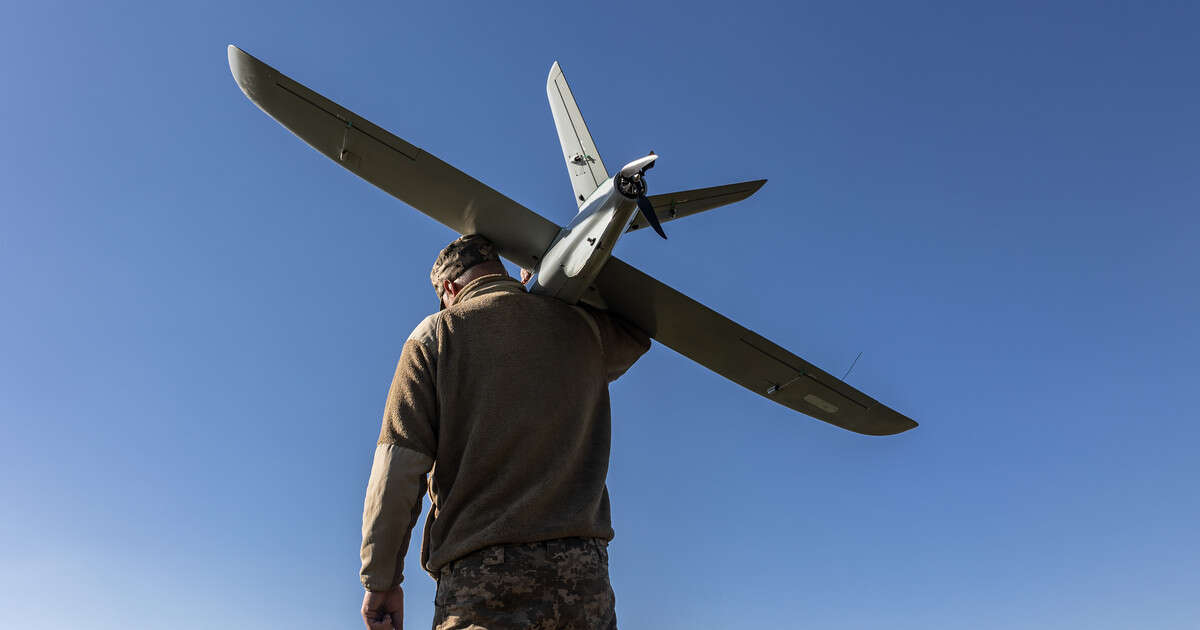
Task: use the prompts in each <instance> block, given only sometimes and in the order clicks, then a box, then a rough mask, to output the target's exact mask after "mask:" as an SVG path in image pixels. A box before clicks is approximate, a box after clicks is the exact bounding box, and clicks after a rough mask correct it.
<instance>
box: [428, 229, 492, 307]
mask: <svg viewBox="0 0 1200 630" xmlns="http://www.w3.org/2000/svg"><path fill="white" fill-rule="evenodd" d="M498 273H502V274H505V275H507V274H508V272H507V271H506V270H505V269H504V263H502V262H500V254H499V253H498V252H497V250H496V246H495V245H494V244H493V243H492V242H491V241H489V240H487V239H486V238H484V237H482V236H480V235H478V234H467V235H466V236H460V237H458V238H456V239H454V240H453V241H451V243H450V244H449V245H447V246H446V247H445V249H443V250H442V251H441V253H439V254H438V257H437V260H435V261H434V262H433V269H432V270H431V271H430V272H429V280H430V281H431V282H433V290H434V291H435V292H437V296H438V300H440V301H441V307H442V308H446V307H449V306H453V305H454V300H455V299H456V298H457V297H458V292H459V291H461V290H462V288H463V287H464V286H466V285H467V284H468V283H469V282H471V281H472V280H474V279H476V278H479V277H482V276H487V275H491V274H498Z"/></svg>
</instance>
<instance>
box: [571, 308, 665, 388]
mask: <svg viewBox="0 0 1200 630" xmlns="http://www.w3.org/2000/svg"><path fill="white" fill-rule="evenodd" d="M583 308H584V310H586V311H587V313H588V314H589V315H591V316H592V318H593V321H595V322H596V327H597V328H598V329H599V334H600V346H601V349H602V350H603V352H604V367H605V370H606V371H607V372H608V382H610V383H611V382H613V381H615V380H617V378H618V377H620V376H621V375H622V374H624V373H625V371H626V370H628V369H629V368H630V367H631V366H632V365H633V363H634V362H635V361H637V360H638V359H639V358H640V357H641V356H642V355H643V354H646V351H647V350H649V349H650V335H647V334H646V333H645V331H643V330H642V329H641V328H638V327H637V326H634V325H633V324H632V323H631V322H629V321H628V320H626V319H624V318H623V317H621V316H619V315H615V314H613V313H610V312H608V311H600V310H596V309H594V308H591V307H590V306H584V307H583Z"/></svg>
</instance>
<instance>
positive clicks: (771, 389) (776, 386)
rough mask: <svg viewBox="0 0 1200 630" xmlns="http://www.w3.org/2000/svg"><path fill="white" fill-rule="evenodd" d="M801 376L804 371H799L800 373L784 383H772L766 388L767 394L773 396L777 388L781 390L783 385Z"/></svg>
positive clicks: (789, 383)
mask: <svg viewBox="0 0 1200 630" xmlns="http://www.w3.org/2000/svg"><path fill="white" fill-rule="evenodd" d="M803 376H804V372H801V373H799V374H797V375H796V376H794V377H792V380H790V381H788V382H786V383H783V384H780V383H775V384H774V385H772V386H770V387H768V388H767V395H768V396H774V395H775V394H776V393H777V392H778V391H779V390H781V389H783V388H785V387H788V386H789V385H791V384H792V383H795V382H796V381H798V380H800V379H801V378H802V377H803Z"/></svg>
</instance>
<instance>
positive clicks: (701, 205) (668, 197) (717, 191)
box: [625, 179, 767, 232]
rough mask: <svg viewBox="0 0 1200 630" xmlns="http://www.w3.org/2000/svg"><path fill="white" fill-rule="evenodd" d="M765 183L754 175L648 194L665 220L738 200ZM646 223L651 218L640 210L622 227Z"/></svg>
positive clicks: (630, 227)
mask: <svg viewBox="0 0 1200 630" xmlns="http://www.w3.org/2000/svg"><path fill="white" fill-rule="evenodd" d="M765 183H767V180H765V179H756V180H754V181H751V182H741V183H738V184H726V185H724V186H713V187H711V188H697V189H696V190H684V191H680V192H673V193H666V194H663V195H650V196H649V197H647V198H648V199H649V200H650V203H651V204H652V205H653V206H654V213H655V214H657V215H658V220H659V221H660V222H662V223H666V222H667V221H672V220H674V219H678V218H681V217H686V216H689V215H693V214H696V213H699V212H704V211H705V210H712V209H713V208H716V207H719V206H724V205H726V204H731V203H733V202H735V201H741V200H743V199H745V198H746V197H749V196H750V195H753V194H754V193H756V192H758V189H759V188H762V187H763V184H765ZM649 225H650V222H649V221H647V220H646V217H645V216H644V215H642V213H641V212H638V213H637V214H636V215H634V217H633V221H632V222H630V223H629V229H627V230H625V231H626V232H632V231H634V230H638V229H641V228H644V227H648V226H649Z"/></svg>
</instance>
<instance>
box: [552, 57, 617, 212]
mask: <svg viewBox="0 0 1200 630" xmlns="http://www.w3.org/2000/svg"><path fill="white" fill-rule="evenodd" d="M546 98H547V99H548V100H549V101H550V113H551V114H553V115H554V127H555V128H556V129H557V130H558V142H559V144H560V145H562V151H563V159H564V160H565V161H566V163H567V173H568V174H570V176H571V188H572V189H574V191H575V203H576V204H577V205H580V206H582V205H583V202H584V201H585V200H587V198H588V197H589V196H591V194H592V193H593V192H594V191H595V190H596V189H597V188H599V187H600V184H603V183H604V180H606V179H608V171H606V170H604V162H602V161H600V152H599V151H597V150H596V143H595V142H592V134H591V133H589V132H588V128H587V125H586V124H585V123H584V122H583V114H582V113H580V112H579V105H578V104H576V103H575V96H574V95H573V94H571V87H570V86H569V85H567V78H566V77H565V76H563V71H562V68H561V67H559V65H558V62H557V61H555V62H554V65H553V66H551V67H550V76H549V77H547V78H546Z"/></svg>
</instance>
